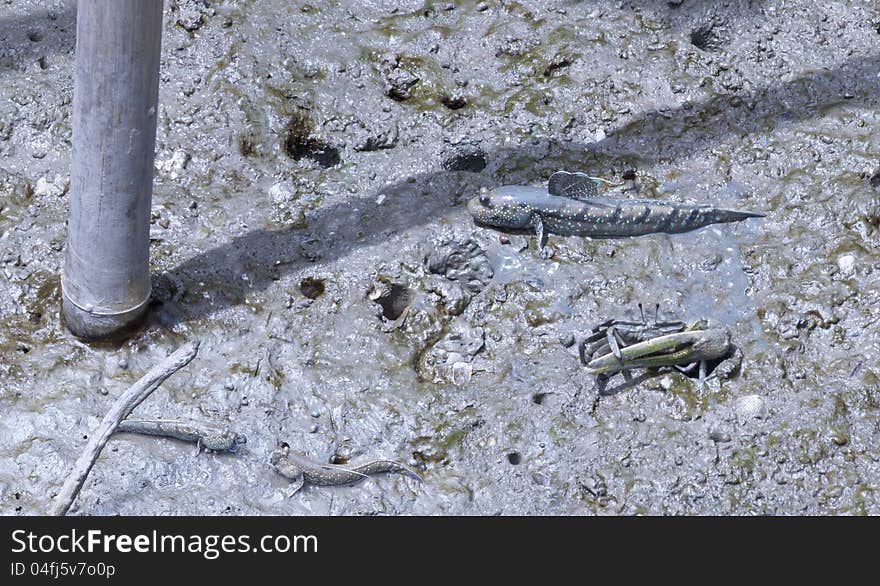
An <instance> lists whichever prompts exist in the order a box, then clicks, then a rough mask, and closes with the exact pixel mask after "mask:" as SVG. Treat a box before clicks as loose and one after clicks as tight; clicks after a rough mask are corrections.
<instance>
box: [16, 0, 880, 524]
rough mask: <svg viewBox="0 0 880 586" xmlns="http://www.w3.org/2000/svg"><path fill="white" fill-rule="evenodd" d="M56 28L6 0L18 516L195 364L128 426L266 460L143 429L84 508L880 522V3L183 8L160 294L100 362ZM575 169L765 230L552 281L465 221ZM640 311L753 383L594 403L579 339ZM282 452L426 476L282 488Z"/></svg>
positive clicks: (103, 462)
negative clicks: (73, 200) (689, 324)
mask: <svg viewBox="0 0 880 586" xmlns="http://www.w3.org/2000/svg"><path fill="white" fill-rule="evenodd" d="M72 4H73V3H72V2H68V3H62V2H28V1H24V0H16V1H13V2H9V1H6V2H3V3H0V261H2V266H0V275H2V276H0V353H2V360H0V412H2V414H3V415H2V419H0V512H2V513H4V514H35V513H41V512H44V511H45V510H46V509H47V506H48V504H49V502H50V498H51V496H52V495H54V494H55V493H56V492H57V491H58V489H59V488H60V486H61V484H62V482H63V480H64V478H65V475H66V474H67V473H68V472H69V470H70V467H71V466H72V464H73V462H74V460H75V459H76V457H77V455H78V454H79V452H80V450H81V448H82V447H83V445H84V444H85V441H86V437H87V436H88V435H89V434H90V433H91V430H93V429H94V428H95V427H96V425H97V423H98V421H99V420H100V418H101V417H102V415H103V414H104V413H105V412H106V411H107V409H108V408H109V406H110V404H111V403H112V401H113V400H114V398H115V397H116V396H118V394H119V393H120V392H122V391H123V390H124V389H125V388H127V386H128V385H130V384H131V383H132V382H133V381H135V380H136V379H137V378H139V377H140V376H141V375H142V374H143V373H144V372H145V371H146V370H148V369H149V368H150V367H151V366H153V365H154V364H156V363H157V362H158V361H159V360H160V359H161V358H162V357H164V356H165V355H166V354H168V353H169V352H170V351H172V350H173V349H174V348H176V347H177V346H178V345H180V344H181V343H182V342H184V341H186V340H191V339H195V338H198V339H201V340H202V346H201V350H200V353H199V356H198V357H197V358H196V360H195V361H194V362H193V363H192V364H191V365H190V366H188V367H187V368H185V369H184V370H182V371H181V372H179V373H178V374H176V375H174V376H173V377H172V378H171V379H170V380H169V381H168V382H167V383H166V384H165V385H163V387H162V388H160V389H159V390H158V391H156V392H155V393H154V394H153V395H152V396H151V397H150V398H149V399H148V400H147V401H146V402H144V403H143V404H142V405H141V406H140V407H138V409H137V410H136V411H135V414H136V415H137V416H141V417H161V418H165V419H186V420H196V421H204V422H206V423H210V424H214V425H229V426H232V427H233V428H234V429H236V431H238V432H240V433H243V434H245V435H246V436H247V438H248V443H247V445H246V446H244V447H243V448H242V451H241V452H240V453H239V454H237V455H229V454H210V453H208V454H206V453H202V454H200V455H198V456H196V455H195V454H194V449H193V446H192V445H189V444H185V443H182V442H175V441H173V440H163V439H157V438H150V437H140V436H133V435H124V436H122V435H121V436H119V437H118V438H116V439H113V440H111V442H110V443H109V444H108V446H107V448H106V449H105V450H104V453H103V455H102V456H101V458H100V459H99V461H98V463H97V465H96V466H95V468H94V469H93V471H92V473H91V475H90V477H89V479H88V481H87V482H86V484H85V486H84V487H83V490H82V493H81V494H80V496H79V499H78V501H77V503H76V505H75V508H74V509H73V511H74V512H75V513H78V514H90V515H96V514H97V515H103V514H194V515H215V514H310V513H313V514H326V513H332V514H493V513H502V514H633V513H650V514H753V513H777V514H800V513H809V514H865V513H867V514H880V495H878V493H877V487H878V485H880V423H878V422H880V417H878V416H880V388H878V387H880V384H878V380H880V366H878V364H880V361H878V358H880V286H878V285H880V254H878V251H880V133H878V132H877V127H878V122H880V120H878V118H880V116H878V105H880V8H878V7H877V5H876V4H875V3H869V2H843V1H836V2H812V1H806V0H796V1H790V2H781V1H779V2H775V1H771V0H767V1H764V2H762V1H750V2H749V1H733V2H725V3H714V2H698V1H696V0H684V1H683V2H665V1H664V2H657V1H654V2H600V1H582V2H576V1H570V0H561V1H522V2H514V1H486V2H479V3H477V2H433V1H428V2H425V1H423V0H419V1H406V0H396V1H370V2H367V1H365V2H311V3H301V2H297V3H291V2H288V1H287V0H260V1H246V0H230V1H228V2H225V3H219V2H200V1H183V0H178V1H174V0H170V1H168V2H166V12H165V32H164V39H163V59H162V80H161V88H160V92H161V93H160V101H161V108H160V116H159V131H158V142H157V157H156V174H155V193H154V200H153V216H152V222H153V225H152V227H151V238H152V250H151V252H152V269H153V272H154V297H155V301H154V303H153V305H152V307H151V314H150V320H149V323H148V324H147V325H146V326H145V327H144V329H143V330H141V331H140V332H139V333H138V334H137V335H135V336H134V337H132V338H131V339H129V340H127V341H125V342H123V343H121V344H116V345H105V346H87V345H84V344H82V343H79V342H77V341H76V340H75V339H73V338H72V337H71V336H70V335H69V334H67V333H66V332H65V330H64V329H63V327H62V325H61V323H60V321H59V306H60V300H59V277H58V275H59V271H60V268H61V263H62V257H63V248H64V240H65V215H66V203H67V198H66V195H67V188H68V187H67V186H68V184H67V167H68V162H69V152H70V137H71V130H70V112H71V100H72V89H73V88H72V70H73V47H74V41H75V39H74V31H75V26H74V21H75V13H74V9H73V6H72ZM47 5H48V6H50V8H48V9H47V8H46V6H47ZM558 169H567V170H571V171H585V172H589V173H591V174H593V175H599V176H602V177H605V178H607V179H609V180H612V181H615V182H621V181H625V185H624V186H623V187H622V188H620V189H621V190H623V191H625V192H626V193H627V194H629V195H631V196H632V197H643V198H664V199H673V200H680V201H690V202H706V203H715V204H718V205H723V206H725V207H737V208H742V209H749V210H755V211H760V212H764V213H766V214H767V218H765V219H763V220H749V221H747V222H743V223H740V224H737V225H725V226H718V227H709V228H705V229H702V230H700V231H697V232H692V233H688V234H682V235H677V236H664V235H652V236H646V237H642V238H637V239H624V240H616V241H601V240H597V241H590V240H585V239H579V238H560V237H554V236H551V237H550V241H549V246H550V247H552V249H553V253H554V254H553V256H552V258H550V259H549V260H542V259H541V258H540V257H539V255H538V252H537V250H536V246H535V242H534V238H530V237H527V236H523V235H511V236H509V238H502V235H501V234H500V233H498V232H495V231H492V230H489V229H484V228H479V227H476V226H475V225H474V224H473V222H472V221H471V219H470V217H469V216H468V214H467V211H466V209H465V205H464V203H465V202H466V201H467V199H468V198H469V197H472V196H473V195H474V194H475V193H477V192H478V190H479V189H480V188H481V187H492V186H495V185H500V184H506V183H523V184H534V185H537V184H540V183H541V182H542V181H546V179H547V177H548V176H549V175H550V173H552V172H553V171H555V170H558ZM639 301H641V302H644V303H645V304H646V306H653V304H654V303H660V304H661V314H662V315H665V316H667V317H679V318H681V319H688V320H691V319H696V318H699V317H706V318H709V319H711V320H714V321H715V322H718V323H721V324H724V325H726V326H728V327H729V328H730V329H731V331H732V334H733V340H734V342H735V343H736V344H737V345H738V346H739V348H740V349H741V351H742V356H743V360H742V364H741V366H740V368H739V369H728V371H726V372H725V374H724V376H719V377H713V378H711V379H710V380H709V383H708V386H707V387H706V388H705V389H700V387H699V386H698V385H697V384H696V381H692V380H690V379H687V378H684V377H682V376H679V375H674V376H673V375H668V376H665V377H662V378H659V379H653V380H652V381H649V382H647V383H644V384H642V385H641V386H639V387H638V388H635V389H631V390H628V391H626V392H623V393H620V394H617V395H614V396H611V397H604V398H602V400H599V401H597V400H596V392H595V390H594V388H593V381H592V380H591V379H590V378H589V377H588V376H586V375H585V374H584V373H583V367H582V366H581V364H580V362H579V360H578V357H577V345H576V344H575V343H574V342H575V341H576V340H578V339H580V338H581V337H582V336H583V335H584V333H585V332H586V331H588V330H589V328H590V327H592V326H593V325H594V324H596V323H598V322H601V321H604V320H606V319H608V318H610V317H630V318H632V317H634V316H635V315H636V303H637V302H639ZM407 308H408V309H407ZM753 395H757V396H758V397H759V399H760V400H757V399H755V397H753ZM280 440H284V441H287V442H288V443H289V444H290V445H291V446H292V447H293V448H294V449H297V450H300V451H303V452H306V453H308V454H310V455H311V456H312V457H313V458H315V459H318V460H324V461H328V462H329V461H333V462H348V461H351V462H355V463H356V462H358V461H362V460H365V459H371V458H388V459H399V460H402V461H404V462H406V463H408V464H411V465H413V466H416V467H418V468H419V469H420V470H421V471H423V473H424V476H425V483H424V484H423V485H418V484H417V483H414V482H413V481H411V480H408V479H406V478H403V477H400V476H398V475H385V476H376V477H371V478H370V479H368V480H365V481H363V482H361V483H359V484H357V485H356V486H351V487H328V488H321V487H306V489H304V490H303V491H301V492H299V493H298V494H296V495H295V496H294V497H292V498H287V497H286V494H287V489H288V482H287V481H286V480H285V479H284V478H282V477H280V476H279V475H278V474H276V473H275V472H274V471H273V470H272V468H271V466H270V464H269V461H268V460H269V454H270V453H271V451H272V450H273V449H274V447H275V446H276V444H277V442H278V441H280Z"/></svg>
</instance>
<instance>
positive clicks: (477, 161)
mask: <svg viewBox="0 0 880 586" xmlns="http://www.w3.org/2000/svg"><path fill="white" fill-rule="evenodd" d="M486 164H487V161H486V153H484V152H483V150H482V149H479V148H473V149H467V150H461V151H459V152H457V153H454V154H453V155H451V156H449V157H447V158H446V160H445V161H443V168H444V169H446V170H447V171H470V172H471V173H479V172H480V171H482V170H483V169H485V168H486Z"/></svg>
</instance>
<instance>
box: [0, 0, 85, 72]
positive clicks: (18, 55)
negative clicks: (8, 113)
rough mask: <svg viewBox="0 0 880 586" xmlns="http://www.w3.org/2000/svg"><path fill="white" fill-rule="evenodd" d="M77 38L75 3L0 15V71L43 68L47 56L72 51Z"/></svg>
mask: <svg viewBox="0 0 880 586" xmlns="http://www.w3.org/2000/svg"><path fill="white" fill-rule="evenodd" d="M75 40H76V2H74V1H73V0H71V1H70V2H68V3H67V4H65V5H64V6H60V7H52V8H41V9H39V10H35V11H34V12H31V13H28V14H25V15H19V16H14V17H10V18H0V73H2V72H3V71H7V70H10V69H18V68H25V67H29V66H30V65H31V64H32V63H35V62H36V63H38V64H39V65H40V67H43V65H44V62H43V60H45V58H46V57H47V56H49V55H57V54H63V53H73V47H74V44H75Z"/></svg>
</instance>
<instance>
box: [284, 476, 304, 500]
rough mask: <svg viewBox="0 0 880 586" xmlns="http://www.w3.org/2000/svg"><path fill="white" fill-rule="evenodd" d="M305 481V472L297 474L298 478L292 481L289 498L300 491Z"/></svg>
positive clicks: (288, 493) (288, 492)
mask: <svg viewBox="0 0 880 586" xmlns="http://www.w3.org/2000/svg"><path fill="white" fill-rule="evenodd" d="M305 483H306V478H305V476H304V475H303V474H300V475H299V476H297V477H296V479H295V480H294V481H293V482H292V483H291V485H290V490H288V491H287V498H290V497H292V496H293V495H295V494H296V493H298V492H299V491H300V489H301V488H302V487H303V485H304V484H305Z"/></svg>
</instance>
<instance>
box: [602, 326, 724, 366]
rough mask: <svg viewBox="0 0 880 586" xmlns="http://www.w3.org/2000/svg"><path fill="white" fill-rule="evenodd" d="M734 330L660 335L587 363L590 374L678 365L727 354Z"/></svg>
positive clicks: (720, 329)
mask: <svg viewBox="0 0 880 586" xmlns="http://www.w3.org/2000/svg"><path fill="white" fill-rule="evenodd" d="M730 348H731V344H730V332H729V331H728V330H727V329H724V328H713V329H708V330H689V331H684V332H678V333H674V334H667V335H665V336H658V337H656V338H653V339H651V340H647V341H645V342H639V343H638V344H633V345H631V346H626V347H625V348H621V349H620V354H621V356H620V357H616V356H614V354H613V353H608V354H604V355H602V356H600V357H598V358H596V359H594V360H591V361H590V362H589V364H587V373H588V374H612V373H615V372H619V371H621V370H625V369H632V368H651V367H660V366H674V365H682V364H690V363H693V362H700V361H702V360H715V359H718V358H723V357H724V356H726V355H727V353H728V352H730Z"/></svg>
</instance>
